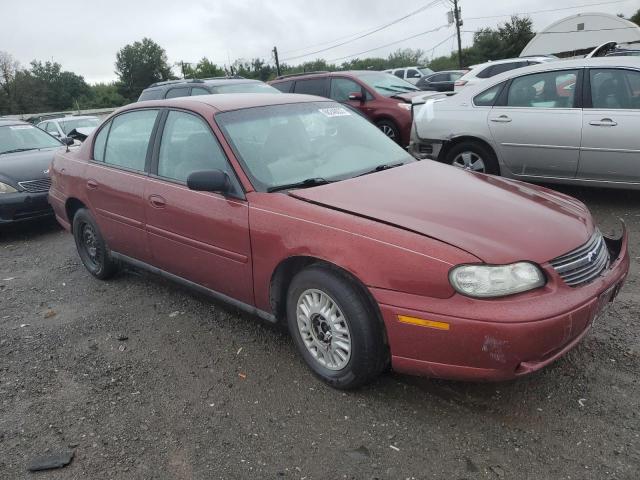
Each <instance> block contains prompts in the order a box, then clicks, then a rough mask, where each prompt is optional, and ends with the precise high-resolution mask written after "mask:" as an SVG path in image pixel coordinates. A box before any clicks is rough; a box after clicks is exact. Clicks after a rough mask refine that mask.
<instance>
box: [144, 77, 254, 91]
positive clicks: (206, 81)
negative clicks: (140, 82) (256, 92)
mask: <svg viewBox="0 0 640 480" xmlns="http://www.w3.org/2000/svg"><path fill="white" fill-rule="evenodd" d="M243 83H264V82H262V81H261V80H255V79H253V78H203V79H184V80H182V81H181V80H172V81H168V82H166V83H165V82H159V83H158V84H153V85H150V86H148V87H147V88H145V91H146V90H160V89H170V88H182V87H202V86H208V85H209V86H215V85H229V84H243Z"/></svg>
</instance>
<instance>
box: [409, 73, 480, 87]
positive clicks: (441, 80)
mask: <svg viewBox="0 0 640 480" xmlns="http://www.w3.org/2000/svg"><path fill="white" fill-rule="evenodd" d="M467 72H468V70H446V71H442V72H435V73H432V74H431V75H426V76H424V77H422V78H421V79H420V80H418V83H416V87H418V88H419V89H420V90H426V91H435V92H453V84H454V82H455V81H456V80H458V79H459V78H461V77H462V76H463V75H464V74H465V73H467Z"/></svg>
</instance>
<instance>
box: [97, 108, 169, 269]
mask: <svg viewBox="0 0 640 480" xmlns="http://www.w3.org/2000/svg"><path fill="white" fill-rule="evenodd" d="M157 117H158V110H136V111H135V112H128V113H123V114H121V115H118V116H116V117H114V118H113V119H112V120H111V121H109V123H107V124H105V125H104V126H103V127H102V128H101V130H100V132H99V133H98V135H97V137H96V140H95V142H94V150H93V155H92V160H91V161H90V162H88V164H87V169H86V178H87V180H86V189H87V197H88V199H89V203H90V206H91V211H92V212H93V213H94V215H95V217H96V221H97V222H98V226H99V227H100V231H101V232H102V233H103V235H104V236H105V238H106V241H107V245H108V246H109V248H110V249H111V250H114V251H116V252H119V253H122V254H124V255H127V256H130V257H133V258H136V259H138V260H141V261H143V262H148V261H149V260H150V255H149V248H148V246H147V241H146V232H145V229H144V223H145V212H144V209H145V207H144V199H143V193H144V185H145V183H146V181H147V174H146V173H145V166H146V164H147V157H149V156H150V154H151V151H150V146H149V143H150V142H149V140H150V138H151V134H152V132H153V129H154V125H155V123H156V119H157Z"/></svg>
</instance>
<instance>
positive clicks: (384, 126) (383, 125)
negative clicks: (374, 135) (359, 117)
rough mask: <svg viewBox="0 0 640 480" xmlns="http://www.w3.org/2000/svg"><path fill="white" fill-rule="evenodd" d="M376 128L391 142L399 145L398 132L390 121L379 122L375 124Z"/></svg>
mask: <svg viewBox="0 0 640 480" xmlns="http://www.w3.org/2000/svg"><path fill="white" fill-rule="evenodd" d="M376 126H377V127H378V128H379V129H380V130H382V133H384V134H385V135H386V136H387V137H389V138H390V139H391V140H393V141H394V142H396V143H400V130H398V127H397V126H396V124H395V123H393V122H392V121H391V120H379V121H377V122H376Z"/></svg>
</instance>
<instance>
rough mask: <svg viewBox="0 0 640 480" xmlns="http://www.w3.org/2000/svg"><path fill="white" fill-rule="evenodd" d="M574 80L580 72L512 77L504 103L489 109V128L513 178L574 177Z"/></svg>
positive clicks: (578, 116)
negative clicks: (514, 176) (525, 176)
mask: <svg viewBox="0 0 640 480" xmlns="http://www.w3.org/2000/svg"><path fill="white" fill-rule="evenodd" d="M578 76H579V71H578V70H560V71H552V72H543V73H534V74H529V75H523V76H520V77H516V78H514V79H513V80H512V81H511V84H510V86H509V89H508V92H507V95H506V101H505V102H504V105H503V106H495V107H493V108H492V110H491V113H490V114H489V117H488V122H489V129H490V130H491V134H492V136H493V138H494V140H495V143H496V145H497V146H498V149H499V150H500V152H499V153H500V156H501V157H502V159H503V161H504V162H505V163H506V164H507V166H508V167H509V169H510V170H511V172H513V174H515V175H529V176H546V177H562V178H573V177H575V175H576V171H577V169H578V157H579V152H580V138H581V131H582V109H581V108H578V103H576V100H577V98H575V97H576V95H575V93H576V85H577V84H578V83H577V82H578Z"/></svg>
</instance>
